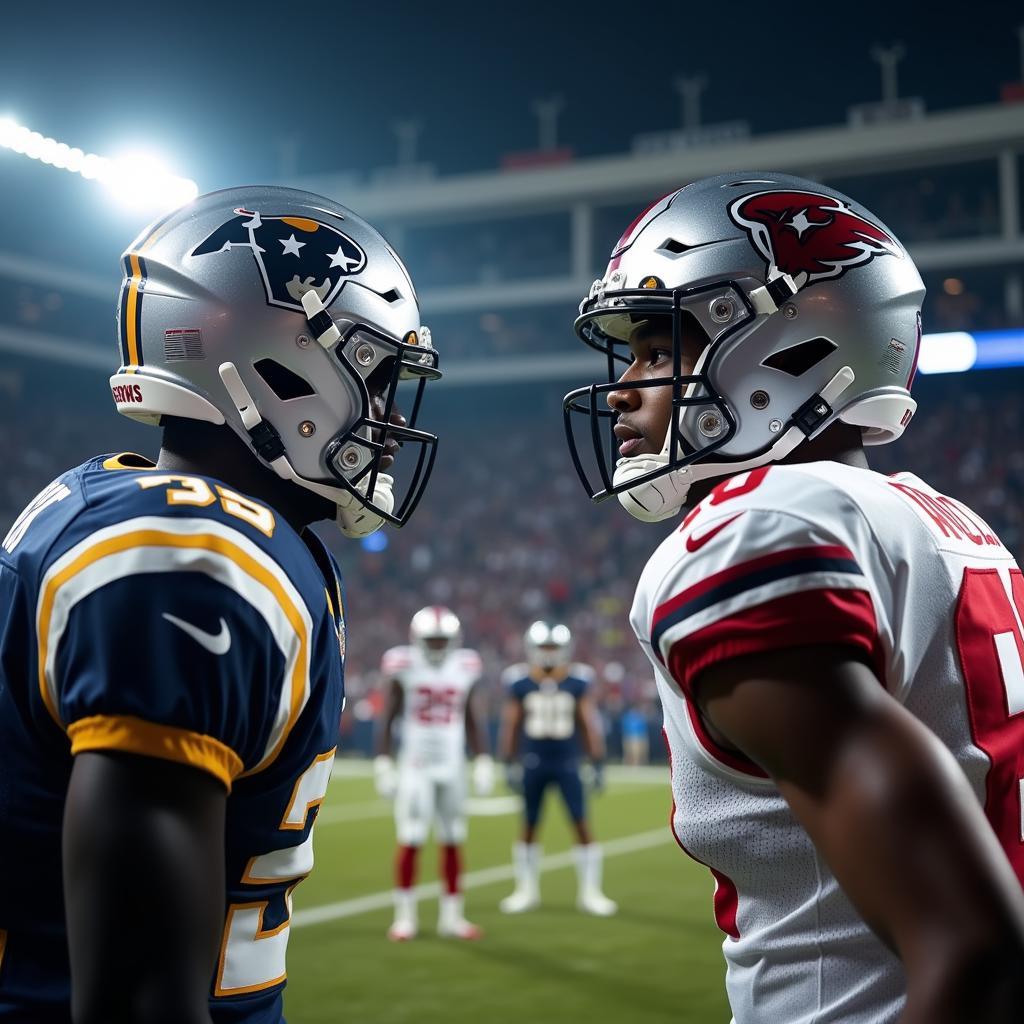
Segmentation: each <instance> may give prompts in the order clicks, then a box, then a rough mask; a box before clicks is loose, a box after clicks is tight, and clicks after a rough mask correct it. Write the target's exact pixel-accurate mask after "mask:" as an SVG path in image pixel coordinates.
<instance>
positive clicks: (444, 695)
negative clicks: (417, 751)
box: [415, 686, 462, 725]
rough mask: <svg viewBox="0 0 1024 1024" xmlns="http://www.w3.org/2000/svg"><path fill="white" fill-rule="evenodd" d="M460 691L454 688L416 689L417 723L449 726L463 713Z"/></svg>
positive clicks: (420, 687)
mask: <svg viewBox="0 0 1024 1024" xmlns="http://www.w3.org/2000/svg"><path fill="white" fill-rule="evenodd" d="M461 711H462V708H461V701H460V700H459V691H458V690H456V689H455V687H454V686H446V687H444V689H441V690H435V689H433V688H431V687H429V686H417V687H416V709H415V714H416V721H417V722H422V723H423V724H424V725H447V724H448V723H449V722H450V721H451V720H452V719H453V718H454V717H455V716H456V715H457V714H459V713H461Z"/></svg>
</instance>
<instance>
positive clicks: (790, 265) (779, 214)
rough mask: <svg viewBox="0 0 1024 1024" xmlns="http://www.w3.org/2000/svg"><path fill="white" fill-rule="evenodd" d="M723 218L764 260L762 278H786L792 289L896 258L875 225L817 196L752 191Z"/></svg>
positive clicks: (840, 203)
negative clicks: (879, 258)
mask: <svg viewBox="0 0 1024 1024" xmlns="http://www.w3.org/2000/svg"><path fill="white" fill-rule="evenodd" d="M729 216H730V218H731V219H732V220H733V222H734V223H735V224H737V225H738V226H739V227H741V228H742V229H743V230H744V231H746V233H747V235H748V236H749V237H750V241H751V243H752V244H753V245H754V248H755V249H757V251H758V252H759V253H760V254H761V255H762V256H763V257H764V260H765V263H766V264H767V265H768V280H774V279H775V278H777V277H779V276H780V275H782V274H789V276H790V277H792V278H793V280H794V281H795V282H796V285H797V287H798V288H803V287H804V286H805V285H808V284H813V283H814V282H815V281H822V280H825V279H827V278H835V277H840V276H842V275H843V274H845V273H846V271H847V270H849V269H850V268H851V267H857V266H860V265H862V264H864V263H869V262H870V261H871V260H873V259H874V258H875V257H876V256H896V257H902V252H901V250H900V247H899V245H898V244H897V243H896V240H895V239H894V238H892V236H891V235H889V234H888V233H887V232H885V231H883V230H882V229H881V228H880V227H878V225H877V224H872V223H871V221H869V220H866V219H865V218H864V217H862V216H861V215H860V214H858V213H854V211H853V210H852V209H850V207H849V206H847V205H846V203H845V202H844V201H843V200H842V199H839V198H836V197H834V196H826V195H822V194H821V193H818V192H802V191H800V192H797V191H789V190H786V191H770V192H755V193H753V194H752V195H745V196H742V197H741V198H739V199H736V200H734V201H733V202H732V203H730V204H729Z"/></svg>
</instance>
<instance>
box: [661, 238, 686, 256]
mask: <svg viewBox="0 0 1024 1024" xmlns="http://www.w3.org/2000/svg"><path fill="white" fill-rule="evenodd" d="M658 248H659V249H660V250H661V251H662V252H668V253H671V254H672V255H673V256H681V255H682V254H683V253H684V252H688V251H689V250H690V249H692V248H693V246H692V245H687V244H686V243H685V242H680V241H679V239H678V238H666V239H665V241H664V242H662V243H661V245H660V246H659V247H658Z"/></svg>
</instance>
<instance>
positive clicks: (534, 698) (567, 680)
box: [506, 665, 590, 767]
mask: <svg viewBox="0 0 1024 1024" xmlns="http://www.w3.org/2000/svg"><path fill="white" fill-rule="evenodd" d="M588 675H589V672H588V670H587V669H586V667H585V666H577V665H573V666H572V667H571V669H570V672H569V674H568V675H566V676H564V677H563V678H562V679H560V680H558V681H555V680H545V681H543V682H538V681H537V680H536V679H534V677H533V676H532V675H530V674H529V672H526V673H525V674H524V673H521V672H515V671H513V670H509V671H508V673H506V679H507V680H508V692H509V696H510V697H511V698H512V699H513V700H517V701H519V703H520V704H522V706H523V764H524V765H525V766H526V767H535V766H538V765H565V764H574V763H575V762H576V761H577V760H578V759H579V748H580V744H579V730H578V727H577V702H578V701H579V699H580V698H581V697H582V696H583V695H584V694H585V693H586V692H587V691H588V690H589V688H590V682H589V679H588Z"/></svg>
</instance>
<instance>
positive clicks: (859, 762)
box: [692, 646, 1024, 1024]
mask: <svg viewBox="0 0 1024 1024" xmlns="http://www.w3.org/2000/svg"><path fill="white" fill-rule="evenodd" d="M692 685H693V688H694V691H695V696H696V699H697V702H698V705H699V707H700V710H701V713H702V714H703V715H704V716H705V718H706V719H707V721H708V722H709V724H710V725H711V726H712V727H713V728H714V729H716V730H717V731H718V732H719V733H720V734H721V735H722V736H723V737H724V738H725V739H726V741H727V742H728V743H730V744H732V745H734V746H735V747H736V748H737V749H738V750H740V751H742V752H743V753H744V754H746V755H747V756H748V757H750V758H751V759H752V760H754V761H756V762H757V763H758V764H759V765H761V766H762V767H763V768H764V769H765V770H766V771H767V772H768V773H769V774H770V775H771V777H772V779H773V780H774V781H775V782H776V784H777V785H778V787H779V790H780V792H781V793H782V795H783V796H784V797H785V799H786V801H787V802H788V803H789V805H790V807H791V808H792V810H793V813H794V814H795V815H796V817H797V818H798V820H799V821H800V822H801V824H802V825H803V827H804V828H805V829H806V830H807V832H808V834H809V835H810V837H811V839H812V840H813V841H814V843H815V845H816V846H817V848H818V849H819V850H820V851H821V853H822V855H823V856H824V857H825V859H826V860H827V861H828V863H829V865H830V867H831V868H832V870H833V871H834V873H835V875H836V878H837V879H838V880H839V882H840V884H841V885H842V886H843V889H844V890H845V892H846V893H847V895H848V896H849V897H850V899H851V900H852V901H853V903H854V904H855V905H856V907H857V908H858V910H859V912H860V913H861V915H862V916H863V917H864V919H865V921H867V923H868V924H869V925H870V926H871V927H872V928H873V929H874V930H875V931H876V933H877V934H878V935H879V936H880V937H881V938H882V939H883V940H884V941H885V942H886V943H887V944H888V945H889V946H890V947H891V948H892V949H893V950H894V951H895V952H896V953H897V954H898V955H899V957H900V958H901V960H902V961H903V963H904V965H905V968H906V971H907V991H908V1000H907V1005H906V1009H905V1011H904V1014H903V1016H902V1017H901V1021H902V1024H918V1022H920V1024H924V1022H927V1024H946V1022H948V1024H954V1022H960V1021H964V1020H971V1021H977V1022H991V1024H996V1022H999V1024H1001V1022H1007V1024H1009V1022H1010V1021H1019V1020H1020V1010H1021V1006H1022V1005H1024V972H1022V971H1021V970H1020V964H1021V963H1022V962H1024V895H1022V892H1021V888H1020V885H1019V883H1018V882H1017V880H1016V878H1015V877H1014V875H1013V872H1012V871H1011V869H1010V867H1009V864H1008V862H1007V860H1006V857H1005V856H1004V854H1003V852H1002V850H1001V849H1000V847H999V846H998V844H997V842H996V839H995V836H994V834H993V833H992V830H991V828H990V827H989V825H988V822H987V821H986V820H985V817H984V815H983V813H982V810H981V808H980V807H979V805H978V802H977V800H976V799H975V797H974V795H973V793H972V792H971V790H970V787H969V786H968V783H967V781H966V779H965V777H964V775H963V773H962V771H961V770H960V768H959V766H958V765H957V763H956V761H955V760H954V759H953V757H952V755H951V754H950V753H949V751H948V750H947V749H946V748H945V747H944V746H943V745H942V744H941V743H940V742H939V740H938V739H937V738H936V737H935V736H934V735H933V734H932V733H931V732H930V731H929V730H928V729H927V728H926V727H925V726H923V725H922V724H921V723H920V722H919V721H918V720H917V719H915V718H914V717H913V716H912V715H911V714H910V713H909V712H908V711H907V710H906V709H905V708H903V707H902V706H901V705H900V704H899V703H897V702H896V701H895V700H893V699H892V698H891V697H890V696H889V695H888V693H887V692H886V691H885V689H884V688H883V687H882V685H881V683H880V682H879V680H878V678H877V677H876V676H875V674H874V673H873V671H872V670H871V669H869V668H868V667H867V666H866V665H865V664H864V663H863V662H862V661H861V660H860V659H859V658H858V657H857V655H856V653H855V652H853V651H852V649H850V648H847V647H840V646H833V647H804V648H797V649H792V648H791V649H786V650H778V651H770V652H766V653H760V654H757V655H748V656H744V657H738V658H734V659H730V660H726V661H722V662H718V663H717V664H715V665H713V666H711V667H709V668H707V669H705V670H704V671H703V672H702V673H700V674H699V675H698V676H697V677H696V679H695V680H693V683H692Z"/></svg>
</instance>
